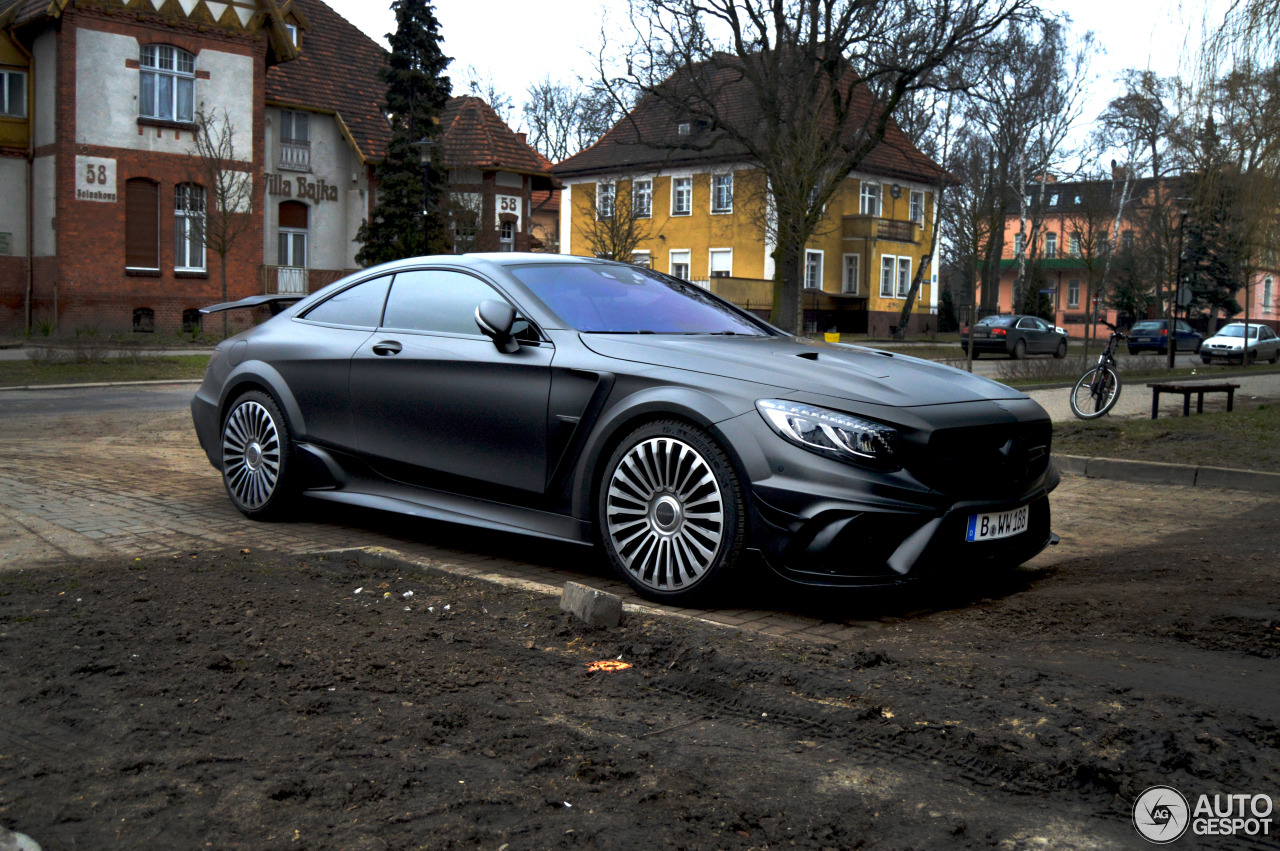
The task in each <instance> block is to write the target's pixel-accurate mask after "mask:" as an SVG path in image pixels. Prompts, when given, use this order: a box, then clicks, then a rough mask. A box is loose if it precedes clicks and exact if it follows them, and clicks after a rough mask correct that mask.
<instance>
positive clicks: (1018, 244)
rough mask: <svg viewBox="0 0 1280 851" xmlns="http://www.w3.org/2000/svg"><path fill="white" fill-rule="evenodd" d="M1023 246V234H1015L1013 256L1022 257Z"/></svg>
mask: <svg viewBox="0 0 1280 851" xmlns="http://www.w3.org/2000/svg"><path fill="white" fill-rule="evenodd" d="M1022 245H1023V240H1022V234H1020V233H1015V234H1014V235H1013V256H1015V257H1021V256H1022Z"/></svg>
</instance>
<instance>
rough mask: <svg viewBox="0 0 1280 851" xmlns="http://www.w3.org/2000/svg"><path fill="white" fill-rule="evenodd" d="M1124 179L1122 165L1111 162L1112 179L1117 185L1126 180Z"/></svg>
mask: <svg viewBox="0 0 1280 851" xmlns="http://www.w3.org/2000/svg"><path fill="white" fill-rule="evenodd" d="M1124 177H1125V169H1124V166H1122V165H1120V164H1119V163H1117V162H1116V161H1115V160H1112V161H1111V179H1112V180H1114V181H1115V182H1117V183H1120V182H1122V181H1123V180H1124Z"/></svg>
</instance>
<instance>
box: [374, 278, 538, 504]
mask: <svg viewBox="0 0 1280 851" xmlns="http://www.w3.org/2000/svg"><path fill="white" fill-rule="evenodd" d="M485 299H499V300H504V297H503V296H502V294H501V293H499V292H498V291H497V290H496V289H495V288H494V287H493V286H492V285H491V284H489V283H488V282H486V281H484V280H481V279H480V278H478V277H476V276H474V275H471V274H468V273H466V272H462V271H459V270H455V269H419V270H412V271H407V272H399V273H397V274H396V276H395V279H394V280H393V281H392V283H391V291H390V294H389V295H388V296H387V305H386V310H385V312H384V314H383V321H382V325H381V327H379V328H378V330H377V331H376V332H375V333H374V334H373V335H372V336H371V337H370V338H369V339H368V340H367V341H366V342H365V343H364V345H362V346H361V347H360V349H359V350H358V351H357V352H356V354H355V357H354V358H353V359H352V362H351V409H352V416H353V419H354V422H355V428H356V440H357V446H358V448H359V450H360V452H361V453H362V454H364V455H366V456H368V457H369V458H371V459H373V460H374V462H375V464H376V462H377V461H379V460H380V461H389V462H393V463H394V464H397V465H408V467H407V468H406V467H399V468H398V469H399V476H398V477H400V476H409V477H412V478H414V483H416V484H426V485H434V486H439V487H445V488H446V489H448V487H447V485H446V484H445V483H443V480H442V479H441V478H440V476H439V475H438V474H443V475H444V476H458V477H464V478H466V479H470V480H475V481H476V482H483V483H489V484H494V485H501V486H506V487H513V488H520V489H522V490H526V491H534V492H538V493H540V492H542V490H543V489H544V487H545V485H546V479H547V402H548V397H549V395H550V389H551V370H550V367H551V358H552V355H553V353H554V350H553V349H552V347H551V345H550V344H549V343H545V342H542V343H530V344H522V345H521V346H520V349H519V350H518V351H517V352H515V353H513V354H503V353H502V352H500V351H498V349H497V347H496V346H494V344H493V341H491V340H490V339H489V338H488V337H485V336H483V335H482V334H481V333H480V330H479V328H478V327H477V326H476V323H475V310H476V307H477V306H478V305H479V304H480V302H482V301H484V300H485ZM433 474H437V475H433Z"/></svg>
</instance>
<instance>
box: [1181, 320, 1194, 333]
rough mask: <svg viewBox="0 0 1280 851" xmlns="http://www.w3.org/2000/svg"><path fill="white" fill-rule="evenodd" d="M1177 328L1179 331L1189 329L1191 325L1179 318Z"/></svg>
mask: <svg viewBox="0 0 1280 851" xmlns="http://www.w3.org/2000/svg"><path fill="white" fill-rule="evenodd" d="M1178 330H1179V331H1190V330H1191V326H1190V325H1188V324H1187V323H1186V322H1185V321H1184V320H1182V319H1179V320H1178Z"/></svg>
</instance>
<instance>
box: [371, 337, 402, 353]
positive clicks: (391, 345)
mask: <svg viewBox="0 0 1280 851" xmlns="http://www.w3.org/2000/svg"><path fill="white" fill-rule="evenodd" d="M401 348H403V346H401V345H400V344H399V343H397V342H396V341H395V340H383V341H382V342H380V343H374V344H373V353H374V354H375V355H397V354H399V353H400V349H401Z"/></svg>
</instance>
